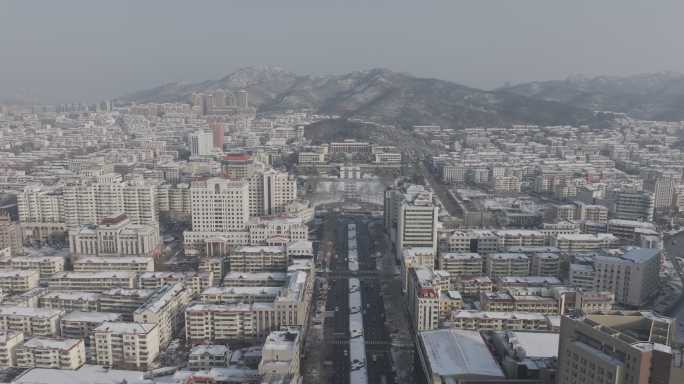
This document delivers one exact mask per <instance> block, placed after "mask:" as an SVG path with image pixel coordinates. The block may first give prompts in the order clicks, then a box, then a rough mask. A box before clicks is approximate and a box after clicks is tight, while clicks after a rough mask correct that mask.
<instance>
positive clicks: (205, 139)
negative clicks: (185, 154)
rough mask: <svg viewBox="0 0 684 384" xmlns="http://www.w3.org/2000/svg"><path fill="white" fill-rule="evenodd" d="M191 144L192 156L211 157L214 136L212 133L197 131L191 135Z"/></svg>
mask: <svg viewBox="0 0 684 384" xmlns="http://www.w3.org/2000/svg"><path fill="white" fill-rule="evenodd" d="M189 142H190V154H191V156H193V157H198V156H209V155H211V151H212V149H213V148H214V135H213V133H212V132H205V131H196V132H193V133H191V134H190V139H189Z"/></svg>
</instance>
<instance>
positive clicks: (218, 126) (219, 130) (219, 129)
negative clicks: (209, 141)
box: [209, 122, 226, 150]
mask: <svg viewBox="0 0 684 384" xmlns="http://www.w3.org/2000/svg"><path fill="white" fill-rule="evenodd" d="M209 127H210V128H211V134H212V136H213V144H214V148H216V149H219V150H223V141H224V138H223V137H224V135H225V133H226V130H225V125H224V123H222V122H212V123H209Z"/></svg>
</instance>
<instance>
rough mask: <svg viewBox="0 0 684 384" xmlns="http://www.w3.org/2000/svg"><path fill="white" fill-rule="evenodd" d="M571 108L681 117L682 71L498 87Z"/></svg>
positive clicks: (670, 118)
mask: <svg viewBox="0 0 684 384" xmlns="http://www.w3.org/2000/svg"><path fill="white" fill-rule="evenodd" d="M498 90H499V91H504V92H510V93H515V94H517V95H521V96H527V97H532V98H535V99H542V100H547V101H555V102H559V103H563V104H566V105H571V106H573V107H577V108H582V109H588V110H594V111H597V110H600V111H612V112H622V113H626V114H628V115H629V116H630V117H633V118H638V119H645V120H668V121H679V120H684V74H681V73H676V72H660V73H648V74H640V75H634V76H624V77H618V76H598V77H587V76H570V77H568V78H567V79H565V80H553V81H536V82H530V83H524V84H518V85H514V86H511V87H505V88H500V89H498Z"/></svg>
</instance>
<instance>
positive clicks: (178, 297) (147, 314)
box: [133, 283, 192, 348]
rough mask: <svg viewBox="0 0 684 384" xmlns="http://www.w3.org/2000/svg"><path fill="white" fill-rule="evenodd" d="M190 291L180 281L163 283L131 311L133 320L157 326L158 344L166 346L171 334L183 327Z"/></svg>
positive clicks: (171, 337) (171, 336)
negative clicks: (138, 306)
mask: <svg viewBox="0 0 684 384" xmlns="http://www.w3.org/2000/svg"><path fill="white" fill-rule="evenodd" d="M191 296H192V292H191V291H190V290H189V289H187V288H186V287H185V285H184V284H182V283H175V284H173V285H171V284H169V285H164V286H162V287H161V288H159V289H158V290H157V291H156V292H155V293H154V294H152V295H151V296H150V297H149V298H148V299H147V301H145V303H144V304H143V305H141V306H140V308H138V309H136V310H135V312H133V321H135V322H138V323H154V324H157V325H158V326H159V344H160V346H161V347H162V348H163V347H166V346H167V345H168V344H169V343H170V342H171V339H173V335H174V334H175V333H176V332H177V331H178V330H179V329H181V328H182V327H183V323H184V318H183V316H184V311H185V307H186V306H187V305H188V304H189V303H190V299H191Z"/></svg>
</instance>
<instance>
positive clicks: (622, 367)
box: [558, 312, 674, 384]
mask: <svg viewBox="0 0 684 384" xmlns="http://www.w3.org/2000/svg"><path fill="white" fill-rule="evenodd" d="M673 326H674V324H673V322H672V320H670V319H667V318H662V317H658V316H656V315H654V314H652V313H648V312H644V313H639V312H636V313H618V314H611V315H588V316H585V317H568V316H564V317H563V318H562V319H561V328H560V341H559V348H558V383H559V384H574V383H592V384H609V383H610V384H613V383H625V384H669V383H672V382H671V381H670V372H671V367H672V360H673V351H672V349H671V347H670V343H671V338H672V335H673V334H674V332H673V331H672V327H673Z"/></svg>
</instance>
